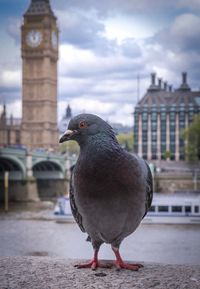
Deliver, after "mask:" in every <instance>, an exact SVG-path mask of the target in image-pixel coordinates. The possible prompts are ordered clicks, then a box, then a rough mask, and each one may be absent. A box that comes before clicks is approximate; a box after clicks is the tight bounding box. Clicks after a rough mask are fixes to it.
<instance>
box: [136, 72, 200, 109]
mask: <svg viewBox="0 0 200 289" xmlns="http://www.w3.org/2000/svg"><path fill="white" fill-rule="evenodd" d="M163 84H164V87H163V86H162V80H161V79H160V78H158V84H156V74H155V73H152V74H151V84H150V86H149V88H148V90H147V92H146V94H145V95H144V97H143V98H142V99H141V100H140V101H139V102H138V103H137V106H136V108H138V107H171V106H172V107H181V106H182V107H195V108H198V110H199V109H200V91H192V90H191V88H190V86H189V85H188V83H187V73H186V72H183V73H182V83H181V85H180V87H179V88H178V89H177V90H174V91H172V86H171V85H170V86H168V84H167V82H163Z"/></svg>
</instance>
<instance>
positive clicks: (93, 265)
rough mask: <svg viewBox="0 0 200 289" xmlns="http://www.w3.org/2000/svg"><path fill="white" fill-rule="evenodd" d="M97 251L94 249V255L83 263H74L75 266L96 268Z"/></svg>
mask: <svg viewBox="0 0 200 289" xmlns="http://www.w3.org/2000/svg"><path fill="white" fill-rule="evenodd" d="M98 252H99V250H94V257H93V259H92V260H91V261H90V262H88V263H85V264H79V265H75V267H77V268H78V269H82V268H91V269H92V270H96V268H97V267H98Z"/></svg>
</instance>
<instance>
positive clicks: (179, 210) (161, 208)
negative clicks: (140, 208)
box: [149, 206, 199, 213]
mask: <svg viewBox="0 0 200 289" xmlns="http://www.w3.org/2000/svg"><path fill="white" fill-rule="evenodd" d="M155 209H156V208H155V206H151V208H150V210H149V211H150V212H155ZM158 212H169V206H158ZM171 212H172V213H182V212H185V213H191V212H192V208H191V206H184V207H183V206H171ZM194 212H195V213H199V206H194Z"/></svg>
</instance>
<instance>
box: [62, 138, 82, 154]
mask: <svg viewBox="0 0 200 289" xmlns="http://www.w3.org/2000/svg"><path fill="white" fill-rule="evenodd" d="M60 151H61V153H68V155H70V156H71V155H74V154H75V155H78V153H79V146H78V144H77V143H76V142H75V141H68V142H64V143H62V144H61V145H60Z"/></svg>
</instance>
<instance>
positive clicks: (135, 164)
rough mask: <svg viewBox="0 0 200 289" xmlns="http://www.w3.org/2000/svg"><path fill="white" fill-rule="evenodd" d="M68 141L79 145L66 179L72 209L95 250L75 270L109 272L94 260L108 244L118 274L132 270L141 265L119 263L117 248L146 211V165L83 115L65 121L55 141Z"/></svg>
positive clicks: (149, 188)
mask: <svg viewBox="0 0 200 289" xmlns="http://www.w3.org/2000/svg"><path fill="white" fill-rule="evenodd" d="M69 140H74V141H76V142H77V143H78V144H79V146H80V153H79V157H78V160H77V162H76V164H75V166H74V168H73V170H72V174H71V180H70V205H71V210H72V213H73V216H74V218H75V220H76V222H77V224H78V225H79V227H80V229H81V230H82V231H83V232H86V233H87V234H88V240H90V241H91V243H92V246H93V249H94V257H93V259H92V260H91V261H90V262H88V263H86V264H79V265H77V267H78V268H91V269H93V270H95V269H97V268H98V267H109V265H106V264H101V262H99V260H98V252H99V249H100V246H101V245H102V244H103V243H107V244H110V245H111V248H112V250H113V252H114V254H115V257H116V261H115V265H116V267H117V269H119V270H120V269H129V270H134V271H137V270H138V269H139V268H140V267H142V265H141V264H131V263H129V262H125V261H123V259H122V257H121V255H120V253H119V247H120V244H121V243H122V241H123V239H124V238H126V237H127V236H129V235H130V234H131V233H133V232H134V231H135V230H136V228H137V227H138V226H139V224H140V222H141V220H142V219H143V218H144V216H145V215H146V213H147V211H148V209H149V208H150V206H151V203H152V198H153V185H152V184H153V182H152V175H151V171H150V169H149V166H148V164H147V163H146V162H145V161H144V160H143V159H142V158H140V157H138V156H137V155H134V154H130V153H128V152H127V151H125V150H124V149H123V148H122V147H121V146H120V144H119V143H118V141H117V138H116V136H115V133H114V131H113V129H112V127H111V126H110V125H109V124H108V123H107V122H106V121H104V120H103V119H101V118H100V117H98V116H97V115H94V114H86V113H83V114H79V115H77V116H75V117H74V118H72V119H71V120H70V122H69V125H68V129H67V131H66V132H65V133H64V134H63V135H62V136H61V138H60V140H59V142H60V143H63V142H65V141H69Z"/></svg>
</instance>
